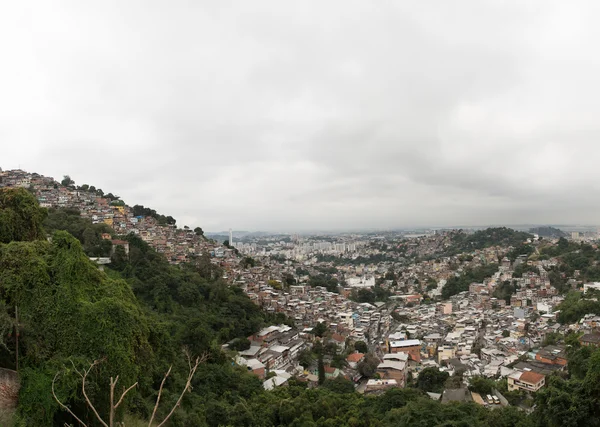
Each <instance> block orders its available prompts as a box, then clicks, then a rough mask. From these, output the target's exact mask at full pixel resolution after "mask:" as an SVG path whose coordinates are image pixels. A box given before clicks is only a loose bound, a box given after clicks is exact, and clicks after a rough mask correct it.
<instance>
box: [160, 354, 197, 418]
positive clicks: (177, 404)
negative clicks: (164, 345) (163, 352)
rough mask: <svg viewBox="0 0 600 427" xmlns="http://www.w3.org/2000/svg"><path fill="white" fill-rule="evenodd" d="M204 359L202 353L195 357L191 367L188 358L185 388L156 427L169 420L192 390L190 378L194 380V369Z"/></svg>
mask: <svg viewBox="0 0 600 427" xmlns="http://www.w3.org/2000/svg"><path fill="white" fill-rule="evenodd" d="M187 355H188V358H189V353H187ZM206 359H208V354H207V353H204V354H203V355H202V356H201V357H200V356H198V357H196V360H195V362H194V366H192V365H191V358H189V360H190V372H189V374H188V378H187V381H186V383H185V387H184V388H183V391H182V392H181V394H180V395H179V399H177V402H176V403H175V405H174V406H173V408H171V412H169V414H168V415H167V416H166V417H165V419H164V420H163V421H162V423H160V424H159V425H158V427H162V426H163V425H164V424H165V423H166V422H167V420H168V419H169V418H171V416H172V415H173V414H174V413H175V410H176V409H177V408H178V407H179V405H181V400H182V399H183V396H184V394H185V393H186V392H187V391H189V390H191V388H192V378H194V374H195V373H196V369H198V365H200V363H204V362H205V361H206ZM148 427H152V424H148Z"/></svg>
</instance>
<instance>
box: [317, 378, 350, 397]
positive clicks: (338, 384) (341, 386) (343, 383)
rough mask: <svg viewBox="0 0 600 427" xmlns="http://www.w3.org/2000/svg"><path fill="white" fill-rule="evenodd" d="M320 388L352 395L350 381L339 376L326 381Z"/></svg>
mask: <svg viewBox="0 0 600 427" xmlns="http://www.w3.org/2000/svg"><path fill="white" fill-rule="evenodd" d="M322 387H323V388H325V389H327V390H330V391H332V392H334V393H339V394H346V393H354V384H352V381H350V380H347V379H346V378H344V377H341V376H340V377H337V378H332V379H326V380H325V381H323V385H322Z"/></svg>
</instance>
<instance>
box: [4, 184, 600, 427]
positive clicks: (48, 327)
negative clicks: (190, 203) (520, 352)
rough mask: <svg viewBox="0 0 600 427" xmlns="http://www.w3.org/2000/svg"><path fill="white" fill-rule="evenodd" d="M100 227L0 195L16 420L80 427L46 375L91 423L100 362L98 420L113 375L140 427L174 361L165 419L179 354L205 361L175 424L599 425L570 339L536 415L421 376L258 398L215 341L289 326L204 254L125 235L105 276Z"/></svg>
mask: <svg viewBox="0 0 600 427" xmlns="http://www.w3.org/2000/svg"><path fill="white" fill-rule="evenodd" d="M44 224H46V226H47V227H48V228H47V229H44ZM103 227H104V226H102V225H101V224H100V225H98V224H92V223H91V221H89V220H87V219H85V218H81V217H80V216H78V214H77V213H76V212H64V211H62V210H60V209H58V210H53V211H52V212H50V213H49V212H47V211H46V210H45V209H42V208H40V207H39V206H38V204H37V201H36V200H35V198H34V197H33V195H32V194H31V193H29V192H28V191H26V190H24V189H0V317H1V318H2V319H3V325H4V328H3V329H2V331H1V337H2V341H1V343H2V344H3V345H0V364H1V365H0V367H3V368H9V369H14V368H16V348H17V347H16V345H17V344H16V339H15V338H16V336H15V334H14V333H13V332H14V331H15V327H16V322H15V317H16V316H15V315H16V312H15V309H14V307H18V309H19V317H20V319H19V332H20V334H19V336H20V341H19V365H20V366H19V373H20V377H21V385H22V388H21V390H20V393H19V405H18V407H17V413H16V416H15V418H16V424H15V425H18V426H64V425H65V424H67V425H69V424H71V425H76V424H77V423H76V420H75V419H74V417H73V416H72V415H70V414H69V413H68V411H67V410H65V408H61V407H60V406H59V404H58V403H57V402H56V400H55V399H54V398H53V397H52V384H53V379H55V380H56V384H55V385H56V393H57V396H58V397H59V398H60V400H61V401H62V402H64V404H65V405H66V406H65V407H67V408H69V410H70V411H72V412H73V414H75V415H76V416H77V417H78V418H79V419H81V420H82V421H83V422H84V423H85V424H86V425H88V426H95V425H98V422H97V421H95V418H96V417H95V414H94V413H93V412H92V411H91V410H90V409H89V406H88V405H86V402H85V397H84V396H83V395H82V389H81V380H80V377H79V376H78V374H77V371H79V372H82V370H83V369H87V368H89V366H90V363H91V362H92V361H94V360H98V361H99V362H98V364H97V366H95V367H94V368H93V369H92V371H91V373H90V375H89V377H88V380H87V395H88V397H89V399H90V401H91V402H93V403H94V405H95V407H96V408H97V410H98V412H99V415H100V416H101V417H102V418H104V419H106V418H107V414H108V412H109V408H110V400H109V393H108V391H109V389H110V377H113V378H114V377H116V376H117V375H119V378H120V379H119V381H120V382H119V384H120V385H121V384H122V385H123V386H129V385H130V384H133V383H134V382H136V381H137V383H138V386H137V387H135V388H133V389H132V391H131V392H130V393H129V394H128V395H127V398H126V399H125V400H124V401H123V406H121V407H120V409H119V410H118V411H117V412H116V414H115V417H116V420H117V421H121V420H124V421H125V425H126V426H138V425H147V422H148V420H149V418H150V417H151V416H152V412H153V407H154V402H155V399H156V397H157V395H158V392H159V389H160V388H161V383H162V379H163V375H164V373H165V372H166V371H168V370H169V366H172V367H173V368H172V371H171V374H170V376H169V378H168V380H167V381H166V382H165V383H164V389H163V390H162V395H161V402H162V403H161V405H160V406H159V409H158V411H157V417H156V418H157V419H158V420H162V419H164V418H165V417H166V416H167V413H168V412H169V409H170V408H171V407H173V406H174V405H175V403H176V401H177V399H178V396H179V393H180V391H181V390H183V389H184V387H185V381H186V378H187V374H188V370H189V367H188V365H187V362H186V360H185V358H184V357H183V355H182V349H183V348H187V349H188V351H189V352H190V353H192V354H194V355H200V354H205V355H207V360H206V362H205V363H202V364H201V365H199V367H198V371H197V373H196V375H195V376H194V378H193V380H192V383H191V385H192V390H191V393H187V394H186V395H185V397H184V399H183V400H182V401H181V406H180V407H179V408H178V409H177V410H176V411H175V412H174V415H173V417H172V418H171V419H170V420H169V424H168V425H171V426H190V427H192V426H193V427H196V426H200V427H202V426H215V427H217V426H222V425H231V426H257V427H258V426H261V427H266V426H336V427H337V426H340V427H345V426H348V427H350V426H352V427H379V426H383V427H387V426H390V427H391V426H414V425H424V426H425V425H426V426H435V425H445V426H459V425H460V426H462V425H464V426H467V425H468V426H498V427H500V426H521V427H525V426H540V427H541V426H548V425H549V426H559V425H596V424H595V423H597V420H599V419H600V418H599V415H600V413H599V409H598V408H599V407H600V405H599V404H600V397H599V396H600V390H598V384H600V383H599V382H598V375H600V374H599V373H600V350H597V349H592V348H583V347H581V346H580V345H579V344H578V341H577V339H576V338H575V339H572V338H569V343H570V350H569V354H568V357H569V373H570V374H569V375H571V377H570V378H562V377H561V376H558V375H557V376H551V377H549V378H548V382H549V386H548V387H547V388H545V389H544V390H542V391H540V392H538V393H537V394H536V395H535V400H534V401H535V405H536V406H535V409H534V412H533V414H531V415H527V414H526V413H524V412H522V411H521V410H520V409H518V408H517V407H500V408H497V409H494V410H489V409H486V408H484V407H481V406H478V405H476V404H474V403H450V404H442V403H440V402H439V401H434V400H431V399H430V398H429V397H428V396H427V395H426V394H425V392H424V391H429V390H430V389H429V386H428V385H427V384H425V383H424V382H423V381H419V382H416V383H413V384H412V385H411V386H409V387H407V388H405V389H392V390H389V391H387V392H385V393H382V394H381V395H378V396H373V395H370V396H364V395H361V394H358V393H356V392H355V391H354V387H353V385H352V383H350V382H349V381H347V380H345V379H343V378H338V379H336V380H325V381H324V383H323V384H322V386H321V387H319V388H316V389H308V388H307V386H306V384H305V383H302V382H300V381H298V380H297V379H294V378H291V379H290V381H289V383H288V387H286V388H279V389H275V390H274V391H266V390H265V389H264V388H263V386H262V383H261V381H260V380H259V379H258V378H257V377H255V376H253V375H251V374H249V373H248V371H247V370H246V368H242V367H239V366H237V365H235V364H234V363H233V362H232V360H231V358H230V357H231V355H230V354H228V353H227V352H225V351H224V350H222V347H221V344H223V343H225V342H227V341H229V340H231V339H233V338H238V337H239V338H241V337H247V336H248V335H251V334H253V333H255V332H256V331H257V330H258V329H259V328H261V327H262V326H264V325H268V324H272V323H279V322H281V321H284V320H285V318H282V317H281V316H271V315H267V314H265V313H263V312H261V311H260V310H259V308H258V307H257V306H256V305H255V304H254V303H252V302H251V301H250V300H249V299H248V297H247V296H246V295H245V294H244V293H243V292H242V291H241V290H240V289H239V288H237V287H234V286H230V285H228V284H227V283H224V282H223V281H222V280H220V279H219V277H220V272H219V271H218V269H219V267H218V266H217V265H214V264H212V263H211V262H210V259H209V258H208V256H207V255H202V256H200V257H199V258H198V259H196V260H195V261H196V262H194V263H193V264H192V263H180V264H178V265H173V264H170V263H169V261H168V260H167V259H165V257H164V256H163V255H162V254H160V253H158V252H156V251H155V250H154V249H153V248H152V247H151V246H150V245H148V244H147V243H146V242H144V241H143V240H142V239H141V238H140V237H138V236H135V235H133V234H128V235H126V236H118V237H119V238H120V239H124V240H126V241H127V243H128V248H129V254H128V256H125V255H126V254H125V252H124V249H123V244H122V243H120V244H119V246H117V248H116V249H115V250H114V252H113V253H112V256H111V258H112V263H111V264H110V267H107V268H105V270H104V271H100V270H99V269H98V266H96V265H95V264H93V263H92V262H90V261H89V259H88V257H87V256H86V254H85V251H92V252H93V251H96V250H102V247H98V246H97V245H96V244H95V242H96V239H98V236H99V234H102V232H103V231H106V230H104V229H103ZM60 228H67V229H69V230H70V231H71V232H73V233H75V234H76V235H78V237H79V239H81V241H80V240H78V239H76V238H75V237H74V236H72V235H71V234H70V233H69V232H67V231H64V230H60ZM50 230H53V233H52V239H51V241H48V240H47V239H46V238H45V236H46V232H47V231H50ZM115 237H117V236H115ZM81 242H83V244H82V243H81ZM571 249H572V248H571V246H570V245H569V244H568V243H567V244H565V243H564V242H562V241H561V242H560V245H559V246H558V247H557V250H558V251H564V253H570V252H568V251H570V250H571ZM584 249H585V248H584ZM590 253H591V252H590ZM575 261H577V260H576V259H575V260H574V261H573V262H575ZM489 267H490V268H492V267H494V266H492V265H490V266H489ZM494 268H495V267H494ZM215 270H216V271H215ZM468 274H470V275H472V276H473V277H474V276H476V275H477V274H479V273H478V272H476V271H472V272H469V273H468ZM482 274H483V273H482ZM471 279H472V277H469V278H468V280H471ZM475 279H476V278H475ZM468 280H465V281H464V283H467V282H468ZM464 283H463V282H460V283H457V288H460V287H461V286H462V285H463V284H464ZM569 301H570V302H571V300H569ZM579 303H580V300H576V299H575V298H573V299H572V304H573V305H577V304H579ZM579 311H580V310H579V309H577V310H576V313H575V314H577V313H578V312H579ZM495 386H497V387H502V386H503V385H502V383H501V382H498V383H497V384H495ZM505 386H506V385H505V383H504V387H505Z"/></svg>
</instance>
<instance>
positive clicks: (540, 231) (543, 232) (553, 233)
mask: <svg viewBox="0 0 600 427" xmlns="http://www.w3.org/2000/svg"><path fill="white" fill-rule="evenodd" d="M529 232H530V233H531V234H537V235H538V236H540V237H550V238H553V239H558V238H560V237H567V233H565V232H564V231H562V230H561V229H559V228H555V227H536V228H530V229H529Z"/></svg>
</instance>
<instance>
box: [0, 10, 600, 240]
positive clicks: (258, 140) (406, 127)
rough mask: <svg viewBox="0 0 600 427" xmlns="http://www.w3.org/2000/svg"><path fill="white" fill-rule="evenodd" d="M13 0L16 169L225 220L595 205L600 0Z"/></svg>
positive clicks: (529, 211) (0, 111)
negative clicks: (66, 177) (375, 0)
mask: <svg viewBox="0 0 600 427" xmlns="http://www.w3.org/2000/svg"><path fill="white" fill-rule="evenodd" d="M0 11H1V12H2V13H0V50H1V51H2V52H3V66H2V67H1V68H0V93H1V94H2V96H1V97H0V167H2V168H3V169H15V168H18V167H19V166H20V167H21V168H22V169H24V170H27V171H29V172H37V173H41V174H43V175H47V176H53V177H54V178H56V179H57V180H59V181H60V179H61V178H62V176H63V175H67V174H68V175H70V176H71V177H72V178H73V179H74V180H75V181H76V183H77V184H84V183H87V184H90V185H95V186H96V187H100V188H102V189H103V190H105V191H107V192H112V193H115V194H118V195H119V196H121V197H122V198H123V199H124V200H125V202H127V203H129V204H132V205H133V204H143V205H145V206H148V207H151V208H153V209H155V210H157V211H158V212H160V213H164V214H167V215H172V216H173V217H175V218H176V219H177V222H178V225H180V226H183V225H188V226H191V227H195V226H200V227H202V228H203V229H204V230H211V231H221V230H228V229H229V228H230V227H231V228H234V229H245V230H251V231H253V230H266V231H287V232H293V231H303V230H358V229H395V228H396V229H397V228H417V227H434V226H437V227H450V226H454V225H455V224H470V226H486V225H489V224H507V225H510V224H527V223H531V224H541V225H544V224H586V225H595V224H598V223H600V221H599V220H598V219H597V217H598V216H599V214H598V212H599V211H600V198H599V197H598V196H597V195H598V194H600V193H599V190H600V168H598V166H597V163H598V159H600V143H599V142H598V141H600V122H599V121H598V117H599V116H600V83H598V79H597V76H598V72H599V71H600V57H598V55H596V54H594V52H595V51H596V50H597V46H596V41H597V40H600V28H599V27H598V26H597V24H596V22H597V17H598V16H600V13H599V12H600V4H599V3H598V2H593V1H574V2H548V1H529V2H521V1H507V2H499V1H492V0H490V1H485V0H463V1H457V2H444V1H436V2H427V3H424V2H399V3H393V2H379V3H373V2H358V1H341V0H340V1H304V2H280V1H262V0H256V1H253V2H247V1H235V0H233V1H225V2H209V1H202V0H201V1H197V2H187V1H185V2H184V1H181V0H174V1H171V2H162V1H155V0H145V1H141V0H132V1H127V2H117V1H114V0H107V1H103V2H99V3H87V2H80V1H75V0H69V1H66V0H65V1H63V0H57V1H53V2H44V1H27V0H26V1H23V2H8V3H7V4H5V5H3V6H2V8H1V9H0Z"/></svg>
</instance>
